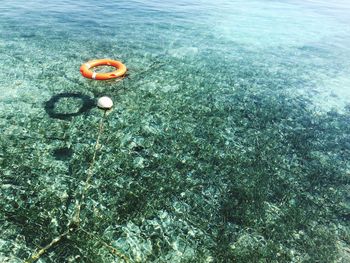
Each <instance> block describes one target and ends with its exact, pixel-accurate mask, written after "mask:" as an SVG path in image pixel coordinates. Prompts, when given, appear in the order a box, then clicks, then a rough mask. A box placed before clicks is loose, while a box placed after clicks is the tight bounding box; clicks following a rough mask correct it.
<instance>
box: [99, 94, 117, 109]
mask: <svg viewBox="0 0 350 263" xmlns="http://www.w3.org/2000/svg"><path fill="white" fill-rule="evenodd" d="M97 107H99V108H100V109H103V110H109V109H111V108H112V107H113V101H112V99H111V98H110V97H107V96H103V97H101V98H99V99H98V100H97Z"/></svg>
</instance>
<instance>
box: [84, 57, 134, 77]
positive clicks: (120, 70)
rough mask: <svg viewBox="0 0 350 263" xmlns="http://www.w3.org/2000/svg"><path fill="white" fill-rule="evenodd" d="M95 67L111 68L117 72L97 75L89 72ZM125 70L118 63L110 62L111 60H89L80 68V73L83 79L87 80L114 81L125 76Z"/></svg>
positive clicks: (121, 64) (123, 66)
mask: <svg viewBox="0 0 350 263" xmlns="http://www.w3.org/2000/svg"><path fill="white" fill-rule="evenodd" d="M97 66H112V67H115V68H116V69H117V70H115V71H112V72H107V73H97V72H94V71H92V70H91V68H94V67H97ZM126 71H127V68H126V67H125V65H124V64H123V63H121V62H120V61H116V60H112V59H96V60H91V61H88V62H86V63H84V64H83V65H81V67H80V72H81V74H82V75H83V76H84V77H85V78H89V79H97V80H107V79H115V78H119V77H122V76H124V75H125V73H126Z"/></svg>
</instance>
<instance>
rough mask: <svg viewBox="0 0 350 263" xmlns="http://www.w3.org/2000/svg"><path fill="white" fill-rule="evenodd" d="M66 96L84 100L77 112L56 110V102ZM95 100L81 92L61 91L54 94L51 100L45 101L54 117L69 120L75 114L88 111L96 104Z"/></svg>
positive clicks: (47, 111) (46, 107)
mask: <svg viewBox="0 0 350 263" xmlns="http://www.w3.org/2000/svg"><path fill="white" fill-rule="evenodd" d="M64 98H74V99H78V100H81V101H82V106H81V107H80V108H79V110H78V111H76V112H69V113H62V112H56V111H55V108H56V104H57V103H58V102H59V101H60V100H61V99H64ZM95 104H96V103H95V100H94V99H92V98H90V97H89V96H87V95H84V94H81V93H70V92H65V93H60V94H57V95H55V96H53V97H52V98H51V99H50V100H48V101H47V102H46V103H45V111H46V113H47V114H48V115H49V116H50V117H51V118H54V119H61V120H69V119H71V118H72V117H74V116H78V115H81V114H83V113H85V112H88V111H89V110H91V109H92V108H93V107H94V106H95Z"/></svg>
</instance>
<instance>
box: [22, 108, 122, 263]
mask: <svg viewBox="0 0 350 263" xmlns="http://www.w3.org/2000/svg"><path fill="white" fill-rule="evenodd" d="M106 116H107V111H104V114H103V116H102V118H101V120H100V124H99V129H98V134H97V138H96V142H95V146H94V153H93V156H92V160H91V162H90V165H89V167H88V169H87V177H86V180H85V185H84V189H83V191H82V193H81V198H80V200H78V199H77V201H76V203H75V209H74V212H73V216H72V218H71V219H70V221H69V223H68V229H67V230H66V231H64V232H63V233H62V234H60V235H59V236H57V237H56V238H54V239H52V241H51V242H50V243H49V244H48V245H46V246H45V247H43V248H41V249H40V250H39V251H37V252H34V253H33V254H32V255H31V256H30V257H29V258H28V259H27V260H26V261H25V263H34V262H36V261H37V260H38V259H39V258H40V257H41V256H42V255H43V254H44V253H46V252H47V251H48V250H49V249H51V248H52V247H53V246H54V245H56V244H57V243H59V242H60V241H61V240H62V239H63V238H65V237H66V236H67V235H68V234H70V233H71V232H73V231H75V230H82V231H83V232H85V233H87V234H89V235H92V234H90V233H89V232H87V231H86V230H83V229H81V228H79V225H80V221H81V219H80V212H81V206H82V203H83V202H84V200H85V198H86V193H87V191H88V190H89V187H90V186H91V183H90V182H91V179H92V177H93V171H94V165H95V162H96V156H97V152H98V150H99V149H100V138H101V135H102V133H103V124H104V120H105V118H106ZM95 238H96V237H95ZM98 241H99V242H100V243H102V245H104V246H105V247H106V248H107V249H108V250H109V251H110V252H111V253H112V254H114V255H116V256H118V257H120V258H122V259H123V260H124V261H125V262H129V259H128V257H127V256H126V255H124V254H123V253H122V252H120V251H118V250H117V249H116V248H114V247H112V246H111V245H109V244H107V243H106V242H104V241H103V240H101V239H98Z"/></svg>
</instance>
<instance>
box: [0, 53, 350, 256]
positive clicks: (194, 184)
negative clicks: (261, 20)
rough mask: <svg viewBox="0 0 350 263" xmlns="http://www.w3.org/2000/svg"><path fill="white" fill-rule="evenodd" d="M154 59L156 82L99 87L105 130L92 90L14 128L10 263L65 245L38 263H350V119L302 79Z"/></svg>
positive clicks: (7, 160)
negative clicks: (317, 97)
mask: <svg viewBox="0 0 350 263" xmlns="http://www.w3.org/2000/svg"><path fill="white" fill-rule="evenodd" d="M206 55H207V54H203V56H206ZM152 59H154V60H157V61H158V62H157V63H155V64H156V65H157V67H156V68H154V67H153V68H150V69H149V72H150V77H149V78H144V77H143V74H137V72H136V71H134V72H133V71H131V72H130V75H129V77H128V78H126V79H124V80H122V81H119V82H113V81H111V82H104V83H103V84H94V85H102V86H103V87H104V88H105V89H106V90H107V94H108V95H109V96H111V97H112V98H113V99H114V103H115V107H114V109H113V110H112V111H111V112H110V113H109V114H108V115H107V116H105V117H103V112H102V111H101V110H98V109H96V108H93V107H92V106H91V105H92V104H91V103H92V102H93V101H94V100H95V99H94V98H96V97H97V96H99V95H100V93H101V90H98V91H96V89H95V87H92V86H91V85H92V84H91V83H92V82H89V81H87V80H81V82H84V83H82V87H81V88H78V90H77V91H74V92H73V93H71V92H72V90H67V91H64V92H63V93H57V92H56V91H55V89H53V90H52V97H51V98H49V99H48V100H47V101H43V102H42V104H41V105H40V107H41V108H42V110H41V111H40V113H39V114H36V115H34V114H32V115H30V118H28V116H27V115H21V113H13V115H11V114H10V115H7V116H6V118H7V119H6V123H7V125H8V127H10V128H6V127H5V126H2V127H1V129H2V131H1V132H2V136H1V137H0V147H1V149H2V151H1V152H0V166H1V177H0V184H1V191H0V222H1V223H0V233H1V237H0V258H1V260H2V262H22V261H23V260H27V259H30V258H31V257H32V256H33V255H34V254H35V252H38V251H39V250H40V248H43V247H45V246H47V245H48V244H50V242H52V240H54V239H55V238H57V237H58V236H60V235H62V234H63V233H65V235H64V236H63V237H62V238H61V239H60V240H59V242H57V243H56V244H54V245H53V246H52V247H50V248H49V249H47V251H45V253H43V254H42V255H40V257H38V259H39V260H38V262H91V263H92V262H93V263H98V262H347V260H348V259H349V252H348V251H347V249H346V248H347V247H349V246H350V232H349V231H350V229H349V224H350V204H349V202H350V196H349V193H350V192H349V190H350V189H349V180H350V162H349V160H350V125H349V123H350V107H348V108H346V109H345V110H344V111H343V112H341V113H340V112H337V111H335V110H334V111H328V112H327V111H321V110H319V109H318V108H317V107H316V106H313V103H312V101H310V100H309V99H308V98H307V97H306V96H305V95H303V94H301V93H299V92H297V90H298V88H300V87H302V86H303V85H305V83H306V82H307V80H305V79H303V77H302V75H301V74H299V73H300V72H305V71H306V70H307V69H305V68H304V67H300V68H296V67H294V70H286V71H284V72H278V71H271V70H269V69H268V68H267V67H264V66H262V65H255V66H254V65H253V64H252V63H251V61H248V60H247V61H246V62H242V61H232V62H231V64H230V63H229V62H228V61H225V62H223V61H220V60H218V61H214V62H215V63H211V64H207V65H205V66H203V67H198V66H197V64H196V61H194V62H191V63H190V62H189V63H188V64H187V65H186V67H180V65H183V64H182V63H183V60H181V59H177V58H174V57H166V56H165V57H164V58H159V57H158V58H152ZM190 59H193V58H190ZM213 59H214V58H213ZM173 65H179V67H178V68H177V72H173V71H172V67H173ZM182 71H183V72H182ZM213 72H216V73H218V72H219V73H220V74H214V73H213ZM172 74H174V75H175V74H176V76H181V78H177V81H176V82H175V81H174V77H173V75H172ZM296 76H297V77H296ZM44 77H47V78H50V76H44ZM154 83H158V84H159V83H160V84H159V85H154ZM155 87H156V88H155ZM159 87H161V88H159ZM80 94H82V95H80ZM69 100H70V101H69ZM67 101H68V102H67ZM72 105H73V106H72ZM2 118H4V117H2ZM101 120H102V122H103V132H102V133H101V134H100V138H99V143H98V144H97V145H96V147H95V143H96V139H97V136H98V133H99V122H100V121H101ZM95 154H96V155H95ZM94 156H95V162H94V165H93V167H92V169H91V175H92V178H91V180H90V182H89V187H88V188H87V189H86V193H85V197H84V198H82V193H83V189H84V187H85V186H86V184H85V183H86V179H87V175H88V174H89V169H90V168H91V167H90V164H91V161H92V159H93V158H94ZM77 202H81V203H80V205H81V209H80V215H79V217H80V220H79V223H78V224H76V225H72V224H71V223H72V222H73V221H72V218H73V217H74V212H75V209H76V203H77ZM68 229H71V230H68ZM66 231H68V232H66ZM28 262H34V260H32V261H31V260H29V261H28Z"/></svg>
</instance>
